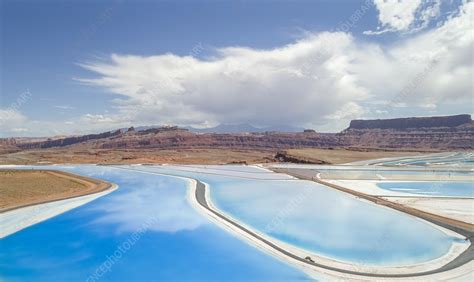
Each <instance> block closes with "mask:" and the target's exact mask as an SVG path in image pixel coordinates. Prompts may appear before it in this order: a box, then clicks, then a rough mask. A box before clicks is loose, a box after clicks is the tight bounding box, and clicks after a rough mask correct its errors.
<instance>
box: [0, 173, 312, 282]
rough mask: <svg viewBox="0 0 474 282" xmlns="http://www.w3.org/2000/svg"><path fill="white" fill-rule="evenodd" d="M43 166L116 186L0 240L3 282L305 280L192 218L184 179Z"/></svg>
mask: <svg viewBox="0 0 474 282" xmlns="http://www.w3.org/2000/svg"><path fill="white" fill-rule="evenodd" d="M42 168H44V167H42ZM48 168H52V169H61V170H67V171H70V172H75V173H79V174H82V175H86V176H90V177H95V178H100V179H103V180H106V181H110V182H114V183H117V184H118V185H119V186H120V187H119V189H118V190H116V191H114V192H113V193H111V194H108V195H107V196H104V197H102V198H99V199H97V200H95V201H93V202H90V203H88V204H86V205H84V206H81V207H79V208H76V209H73V210H71V211H69V212H66V213H64V214H61V215H59V216H57V217H54V218H51V219H49V220H47V221H44V222H42V223H39V224H36V225H34V226H31V227H29V228H27V229H24V230H22V231H19V232H17V233H15V234H12V235H10V236H8V237H6V238H4V239H1V240H0V280H2V281H3V280H5V281H25V280H26V281H86V280H87V279H89V280H88V281H97V280H100V281H102V280H103V281H118V280H120V281H131V280H133V281H144V280H154V281H163V280H201V281H209V280H217V281H225V280H228V279H233V280H267V281H271V280H306V279H308V277H307V276H306V274H304V273H303V272H301V271H299V270H297V269H295V268H293V267H290V266H289V265H287V264H285V263H283V262H280V261H279V260H277V259H275V258H273V257H272V256H269V255H267V254H265V253H262V252H260V251H258V250H257V249H255V248H253V247H251V246H249V245H248V244H246V243H244V242H242V241H240V240H238V239H237V238H235V237H234V236H232V235H230V234H229V233H227V232H225V231H224V230H222V229H221V228H219V227H218V226H216V225H215V224H214V223H212V222H210V221H208V220H207V218H204V217H203V216H201V215H200V214H199V213H197V212H196V211H195V210H194V209H193V208H192V207H190V206H189V204H188V202H187V199H186V192H187V190H186V187H187V185H188V182H187V181H185V180H183V179H177V178H173V177H166V176H157V175H152V174H143V173H138V172H133V171H125V170H121V169H116V168H111V167H99V166H78V167H69V168H68V167H62V168H61V167H48ZM101 267H102V268H101ZM107 269H110V271H108V270H107ZM243 270H244V271H243Z"/></svg>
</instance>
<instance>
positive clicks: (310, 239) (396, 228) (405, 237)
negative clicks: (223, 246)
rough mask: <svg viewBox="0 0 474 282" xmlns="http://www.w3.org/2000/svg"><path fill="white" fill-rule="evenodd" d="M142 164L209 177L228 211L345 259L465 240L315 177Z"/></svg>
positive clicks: (395, 258) (407, 254)
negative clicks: (239, 174)
mask: <svg viewBox="0 0 474 282" xmlns="http://www.w3.org/2000/svg"><path fill="white" fill-rule="evenodd" d="M140 169H143V170H147V171H150V172H158V173H170V174H175V175H181V176H188V177H193V178H196V179H199V180H201V181H203V182H206V183H207V184H209V185H210V195H211V200H212V202H213V204H214V205H215V206H217V208H218V209H220V210H221V211H223V212H224V213H226V214H228V215H230V216H231V217H233V218H235V219H237V220H238V221H240V222H242V223H244V224H246V225H248V226H250V227H251V228H253V229H255V230H258V231H260V232H262V233H265V234H267V235H268V236H271V237H273V238H275V239H277V240H280V241H283V242H285V243H289V244H292V245H294V246H296V247H299V248H302V249H305V250H308V251H310V252H313V253H316V254H319V255H323V256H326V257H329V258H333V259H337V260H341V261H345V262H354V263H364V264H371V265H383V266H389V265H390V266H391V265H402V264H411V263H420V262H425V261H429V260H432V259H435V258H438V257H440V256H443V255H444V254H446V253H447V252H448V250H449V249H450V247H451V246H452V244H453V242H455V241H456V242H460V241H461V240H460V239H458V238H456V237H451V236H449V235H446V234H445V233H443V232H442V231H440V230H439V229H437V228H435V227H433V226H432V225H430V224H428V223H426V222H424V221H421V220H418V219H417V218H415V217H412V216H408V215H406V214H403V213H401V212H397V211H394V210H391V209H388V208H384V207H380V206H376V205H374V204H371V203H368V202H365V201H362V200H359V199H356V198H354V197H352V196H349V195H347V194H345V193H342V192H339V191H336V190H333V189H331V188H328V187H326V186H323V185H319V184H317V183H314V182H310V181H302V180H291V179H287V180H262V179H248V178H238V177H236V176H235V175H234V174H229V176H230V177H224V176H222V175H212V174H206V173H196V172H194V173H192V172H189V171H182V170H180V169H176V168H175V169H172V168H171V167H166V166H164V167H146V168H145V167H143V168H140ZM267 178H268V177H267Z"/></svg>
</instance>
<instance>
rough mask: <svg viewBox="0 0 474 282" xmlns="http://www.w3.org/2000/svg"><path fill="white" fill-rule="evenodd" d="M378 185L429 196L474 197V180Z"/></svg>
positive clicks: (382, 183) (386, 188)
mask: <svg viewBox="0 0 474 282" xmlns="http://www.w3.org/2000/svg"><path fill="white" fill-rule="evenodd" d="M377 186H378V187H380V188H382V189H385V190H390V191H395V192H405V193H411V194H420V195H428V196H449V197H468V198H474V183H473V182H457V181H450V182H448V181H416V182H380V183H377Z"/></svg>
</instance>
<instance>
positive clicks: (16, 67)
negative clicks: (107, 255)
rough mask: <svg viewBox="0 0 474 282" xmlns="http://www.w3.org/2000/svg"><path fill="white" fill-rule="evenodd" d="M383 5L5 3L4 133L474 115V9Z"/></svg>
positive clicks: (450, 4) (429, 0) (321, 124)
mask: <svg viewBox="0 0 474 282" xmlns="http://www.w3.org/2000/svg"><path fill="white" fill-rule="evenodd" d="M374 1H375V3H374V2H372V1H232V2H231V1H2V2H1V46H2V50H1V52H2V53H1V56H0V59H1V66H2V68H1V92H0V126H1V129H2V130H1V133H0V134H1V136H44V135H65V134H78V133H86V132H97V131H103V130H111V129H114V128H117V127H123V126H129V125H150V124H179V125H193V126H198V127H206V126H214V125H217V124H219V123H251V124H253V125H255V126H275V125H283V124H284V125H294V126H302V127H312V128H315V129H317V130H322V131H338V130H341V129H343V128H344V127H345V126H347V123H348V121H349V120H350V119H352V118H388V117H398V116H420V115H442V114H455V113H471V112H472V108H473V105H472V82H470V79H469V78H472V52H470V50H472V37H473V36H472V30H471V31H469V26H467V27H466V23H467V24H469V19H468V18H469V17H472V10H473V9H472V3H463V2H462V1H437V0H414V1H401V2H399V1H387V2H388V3H387V2H383V1H378V0H374ZM392 2H393V3H392ZM471 26H472V23H471ZM466 28H467V29H466ZM453 29H454V30H453ZM466 30H467V32H469V33H471V37H470V39H466V37H468V38H469V36H467V34H466ZM456 32H459V35H456V34H455V33H456ZM462 34H464V35H465V36H461V35H462ZM466 41H467V42H466ZM438 53H439V54H438ZM410 57H413V58H411V59H409V58H410ZM433 61H436V65H435V66H434V67H430V66H432V64H431V63H432V62H433ZM466 62H467V64H466ZM451 76H452V77H451ZM431 82H436V83H437V85H436V83H435V85H434V84H433V83H431Z"/></svg>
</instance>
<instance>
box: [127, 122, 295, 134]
mask: <svg viewBox="0 0 474 282" xmlns="http://www.w3.org/2000/svg"><path fill="white" fill-rule="evenodd" d="M161 127H163V125H151V126H137V127H135V130H136V131H143V130H147V129H152V128H161ZM182 128H184V129H187V130H189V131H191V132H195V133H243V132H270V131H278V132H301V131H303V130H304V128H302V127H296V126H290V125H282V126H268V127H256V126H253V125H251V124H247V123H239V124H219V125H217V126H214V127H206V128H197V127H192V126H184V127H182ZM121 130H122V132H125V131H127V128H122V129H121Z"/></svg>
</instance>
